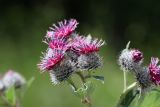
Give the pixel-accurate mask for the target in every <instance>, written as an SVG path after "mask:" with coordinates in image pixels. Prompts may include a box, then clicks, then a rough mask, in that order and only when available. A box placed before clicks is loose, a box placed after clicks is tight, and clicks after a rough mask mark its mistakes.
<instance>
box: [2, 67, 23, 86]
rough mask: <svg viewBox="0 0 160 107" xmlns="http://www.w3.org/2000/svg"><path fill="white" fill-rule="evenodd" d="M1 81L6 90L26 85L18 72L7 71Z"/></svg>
mask: <svg viewBox="0 0 160 107" xmlns="http://www.w3.org/2000/svg"><path fill="white" fill-rule="evenodd" d="M2 81H3V83H4V86H5V87H6V88H10V87H12V86H15V87H16V88H19V87H21V86H22V85H24V84H25V83H26V80H25V79H24V77H23V76H22V75H20V74H19V73H18V72H14V71H12V70H9V71H8V72H7V73H6V74H5V75H4V76H3V78H2Z"/></svg>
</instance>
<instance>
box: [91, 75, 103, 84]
mask: <svg viewBox="0 0 160 107" xmlns="http://www.w3.org/2000/svg"><path fill="white" fill-rule="evenodd" d="M92 77H93V78H95V79H96V80H100V81H101V82H102V83H103V84H104V77H103V76H97V75H93V76H92Z"/></svg>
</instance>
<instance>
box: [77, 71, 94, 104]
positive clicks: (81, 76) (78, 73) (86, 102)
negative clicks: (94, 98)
mask: <svg viewBox="0 0 160 107" xmlns="http://www.w3.org/2000/svg"><path fill="white" fill-rule="evenodd" d="M77 75H78V76H79V77H80V79H81V81H82V83H83V85H84V84H85V83H86V79H87V78H85V76H84V75H83V74H82V73H81V72H77ZM81 101H82V103H84V104H86V105H87V106H88V107H92V103H91V98H90V96H89V95H87V96H84V98H82V99H81Z"/></svg>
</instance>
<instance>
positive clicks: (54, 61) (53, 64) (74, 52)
mask: <svg viewBox="0 0 160 107" xmlns="http://www.w3.org/2000/svg"><path fill="white" fill-rule="evenodd" d="M77 25H78V22H77V21H76V20H75V19H70V20H64V21H61V22H59V23H58V25H55V24H53V26H52V27H50V29H49V31H47V34H46V36H45V41H44V42H45V43H46V44H47V45H48V48H47V50H46V52H45V53H43V56H42V57H41V61H40V63H39V64H38V67H39V69H40V71H41V72H45V71H47V72H48V73H49V75H50V77H51V81H52V83H53V84H54V85H57V84H60V83H61V82H63V81H67V82H68V83H69V84H70V85H71V87H72V89H73V92H74V94H75V95H77V96H79V97H80V98H81V101H82V102H83V103H85V104H87V105H88V106H91V101H90V98H89V96H90V95H89V94H90V91H89V90H91V88H92V83H91V82H90V81H88V80H87V79H88V78H92V77H93V78H96V79H99V80H103V79H104V78H103V77H102V76H96V75H93V72H92V70H95V69H96V68H98V67H101V66H102V58H101V57H100V56H99V54H98V51H99V49H100V47H101V46H102V45H104V44H105V42H104V41H103V40H98V39H96V38H93V37H92V36H91V35H88V36H83V35H79V34H77V33H76V32H75V29H76V27H77ZM73 74H77V75H78V76H79V77H80V79H81V81H82V87H79V88H78V87H77V84H75V83H74V81H73V79H72V76H73Z"/></svg>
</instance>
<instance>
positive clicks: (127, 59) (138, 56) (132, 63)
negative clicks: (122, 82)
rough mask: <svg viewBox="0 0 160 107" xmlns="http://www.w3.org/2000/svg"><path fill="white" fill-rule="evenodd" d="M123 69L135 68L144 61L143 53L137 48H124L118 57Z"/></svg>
mask: <svg viewBox="0 0 160 107" xmlns="http://www.w3.org/2000/svg"><path fill="white" fill-rule="evenodd" d="M118 62H119V65H120V66H121V69H122V70H124V71H129V70H135V68H137V67H139V66H140V65H141V64H142V62H143V54H142V52H140V51H139V50H136V49H124V50H123V51H122V52H121V54H120V56H119V59H118Z"/></svg>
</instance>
